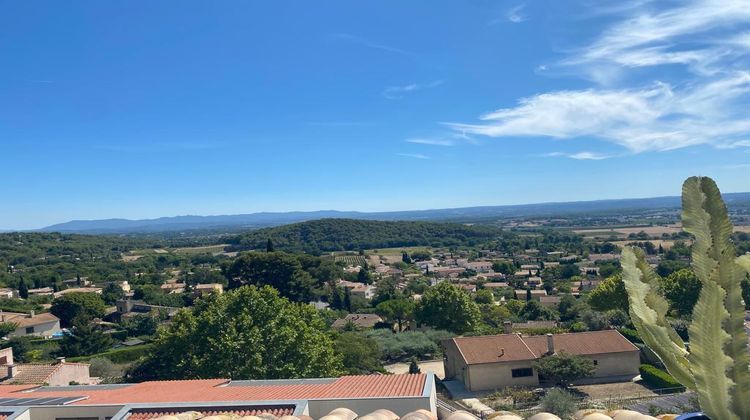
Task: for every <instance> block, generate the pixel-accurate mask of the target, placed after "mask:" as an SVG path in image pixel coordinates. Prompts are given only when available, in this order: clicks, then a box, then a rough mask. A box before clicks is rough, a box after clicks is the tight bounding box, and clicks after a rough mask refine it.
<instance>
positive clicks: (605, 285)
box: [588, 274, 628, 312]
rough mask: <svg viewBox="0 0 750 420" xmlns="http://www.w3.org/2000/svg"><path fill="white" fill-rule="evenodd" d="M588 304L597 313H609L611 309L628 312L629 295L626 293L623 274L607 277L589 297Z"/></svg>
mask: <svg viewBox="0 0 750 420" xmlns="http://www.w3.org/2000/svg"><path fill="white" fill-rule="evenodd" d="M588 302H589V305H591V307H592V308H593V309H595V310H597V311H609V310H610V309H622V310H623V311H626V312H627V310H628V293H627V292H626V291H625V283H623V282H622V274H616V275H614V276H611V277H607V278H606V279H604V281H602V282H601V283H599V285H598V286H596V288H595V289H594V290H592V291H591V293H589V295H588Z"/></svg>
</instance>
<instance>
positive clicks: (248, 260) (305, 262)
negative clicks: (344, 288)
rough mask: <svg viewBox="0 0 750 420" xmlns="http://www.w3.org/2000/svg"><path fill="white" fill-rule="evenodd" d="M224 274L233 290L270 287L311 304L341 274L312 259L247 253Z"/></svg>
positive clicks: (339, 271) (328, 263)
mask: <svg viewBox="0 0 750 420" xmlns="http://www.w3.org/2000/svg"><path fill="white" fill-rule="evenodd" d="M225 274H226V276H227V277H228V278H229V279H230V282H229V285H230V287H238V286H241V285H245V284H248V285H254V286H265V285H267V286H272V287H274V288H275V289H276V290H278V291H279V293H281V295H282V296H284V297H287V298H289V299H291V300H293V301H297V302H308V301H310V300H312V299H314V298H315V297H316V295H317V294H320V293H322V292H321V289H322V287H323V286H324V284H325V283H327V282H330V281H332V280H334V279H336V278H337V277H338V276H339V275H340V274H341V267H338V266H337V265H335V264H334V263H333V262H331V261H324V260H323V259H321V258H319V257H313V256H309V255H295V254H288V253H285V252H248V253H245V254H242V255H240V256H239V257H238V258H237V259H235V260H234V261H233V262H232V264H231V265H229V266H228V267H227V268H226V269H225Z"/></svg>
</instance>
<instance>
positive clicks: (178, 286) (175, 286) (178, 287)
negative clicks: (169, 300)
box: [159, 279, 185, 295]
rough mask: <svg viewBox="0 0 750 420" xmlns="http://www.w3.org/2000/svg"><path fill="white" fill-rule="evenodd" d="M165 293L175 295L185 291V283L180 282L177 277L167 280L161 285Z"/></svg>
mask: <svg viewBox="0 0 750 420" xmlns="http://www.w3.org/2000/svg"><path fill="white" fill-rule="evenodd" d="M159 288H160V289H161V290H163V291H164V292H165V293H168V294H171V295H174V294H179V293H184V292H185V283H178V282H177V280H176V279H170V280H167V282H166V283H164V284H162V285H161V286H159Z"/></svg>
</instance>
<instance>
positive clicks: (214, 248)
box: [172, 244, 229, 255]
mask: <svg viewBox="0 0 750 420" xmlns="http://www.w3.org/2000/svg"><path fill="white" fill-rule="evenodd" d="M228 246H229V245H228V244H219V245H209V246H191V247H185V248H174V249H172V252H174V253H175V254H188V255H191V254H218V253H222V252H224V249H225V248H226V247H228Z"/></svg>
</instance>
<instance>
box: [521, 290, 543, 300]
mask: <svg viewBox="0 0 750 420" xmlns="http://www.w3.org/2000/svg"><path fill="white" fill-rule="evenodd" d="M529 292H531V299H532V300H536V301H538V300H539V298H540V297H542V296H547V291H546V290H544V289H539V290H536V289H534V290H529V291H526V290H516V291H515V293H516V299H519V300H528V299H527V298H528V296H529Z"/></svg>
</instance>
